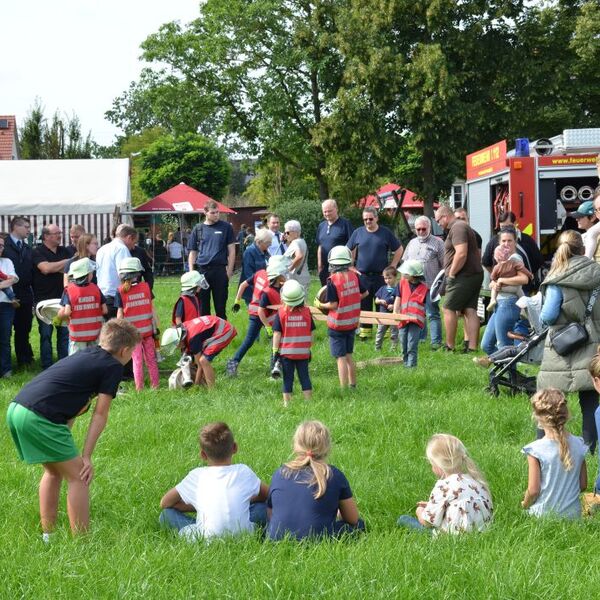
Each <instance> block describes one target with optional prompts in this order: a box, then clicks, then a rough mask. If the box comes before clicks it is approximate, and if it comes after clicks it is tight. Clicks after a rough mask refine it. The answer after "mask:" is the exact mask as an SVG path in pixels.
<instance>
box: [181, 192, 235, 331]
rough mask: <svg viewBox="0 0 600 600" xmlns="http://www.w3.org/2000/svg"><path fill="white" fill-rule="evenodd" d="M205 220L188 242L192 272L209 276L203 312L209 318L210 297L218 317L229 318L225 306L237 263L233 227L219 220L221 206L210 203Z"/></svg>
mask: <svg viewBox="0 0 600 600" xmlns="http://www.w3.org/2000/svg"><path fill="white" fill-rule="evenodd" d="M204 212H205V214H206V219H205V221H204V223H200V224H199V225H196V227H194V229H193V231H192V233H191V235H190V238H189V240H188V248H189V250H190V254H189V257H188V262H189V266H190V270H193V269H197V270H198V271H199V272H200V273H202V274H203V275H204V277H206V281H207V282H208V284H209V286H210V287H209V288H208V289H207V290H200V311H201V314H202V315H210V297H211V293H212V299H213V303H214V307H215V314H216V315H217V316H218V317H221V319H227V313H226V306H227V296H228V292H229V280H230V279H231V277H232V275H233V267H234V264H235V236H234V235H233V227H231V225H230V224H229V223H227V222H226V221H221V220H220V219H219V207H218V205H217V203H216V202H214V201H209V202H207V203H206V205H205V206H204Z"/></svg>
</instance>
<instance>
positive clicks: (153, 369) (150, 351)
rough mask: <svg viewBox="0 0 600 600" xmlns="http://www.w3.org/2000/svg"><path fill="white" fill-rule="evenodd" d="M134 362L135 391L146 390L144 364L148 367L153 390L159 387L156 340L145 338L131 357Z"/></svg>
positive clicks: (149, 337)
mask: <svg viewBox="0 0 600 600" xmlns="http://www.w3.org/2000/svg"><path fill="white" fill-rule="evenodd" d="M131 358H132V360H133V380H134V381H135V389H136V390H142V389H144V362H145V363H146V367H148V374H149V375H150V383H151V384H152V387H153V388H157V387H158V379H159V377H158V364H157V363H156V352H155V350H154V338H153V337H152V336H148V337H145V338H144V339H143V340H142V341H141V342H140V343H139V344H138V345H137V346H136V347H135V349H134V350H133V354H132V355H131Z"/></svg>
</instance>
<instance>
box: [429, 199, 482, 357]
mask: <svg viewBox="0 0 600 600" xmlns="http://www.w3.org/2000/svg"><path fill="white" fill-rule="evenodd" d="M435 220H436V221H437V223H438V225H439V226H440V227H441V228H442V229H444V230H446V231H447V232H448V235H447V236H446V241H445V242H444V250H445V251H444V269H445V271H446V296H445V298H444V324H445V326H446V346H445V348H446V350H450V351H454V347H455V344H456V326H457V323H458V312H462V313H463V314H464V316H465V329H466V333H467V337H468V339H469V346H468V348H465V352H475V351H476V350H477V344H478V342H479V317H478V316H477V299H478V298H479V291H480V289H481V284H482V283H483V269H482V267H481V263H480V262H479V260H480V255H481V253H480V251H479V249H478V248H477V239H476V238H475V232H474V231H473V230H472V229H471V227H470V226H469V225H468V224H467V223H466V222H465V221H461V220H460V219H457V218H456V217H455V216H454V213H453V212H452V209H451V208H449V207H448V206H440V208H438V209H437V211H436V213H435Z"/></svg>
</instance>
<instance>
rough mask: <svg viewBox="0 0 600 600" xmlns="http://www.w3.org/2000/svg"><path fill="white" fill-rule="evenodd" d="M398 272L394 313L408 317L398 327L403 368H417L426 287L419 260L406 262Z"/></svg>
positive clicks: (423, 325) (421, 264)
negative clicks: (400, 275)
mask: <svg viewBox="0 0 600 600" xmlns="http://www.w3.org/2000/svg"><path fill="white" fill-rule="evenodd" d="M398 271H399V272H400V273H401V274H402V279H401V280H400V283H399V284H398V290H397V293H396V300H394V312H395V313H401V314H403V315H407V316H408V317H409V319H408V320H406V321H401V322H400V324H399V326H398V327H399V329H400V331H399V337H400V349H401V350H402V356H403V358H404V366H405V367H406V368H412V367H416V366H417V354H418V350H419V338H420V337H421V330H422V329H423V328H424V327H425V296H426V295H427V285H425V282H424V279H425V273H424V271H423V263H422V262H421V261H420V260H406V261H404V262H403V263H402V266H401V267H400V268H399V269H398Z"/></svg>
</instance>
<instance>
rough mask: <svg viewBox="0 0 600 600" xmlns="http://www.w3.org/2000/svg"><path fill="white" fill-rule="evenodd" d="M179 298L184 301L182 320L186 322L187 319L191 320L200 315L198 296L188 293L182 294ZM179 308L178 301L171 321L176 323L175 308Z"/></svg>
mask: <svg viewBox="0 0 600 600" xmlns="http://www.w3.org/2000/svg"><path fill="white" fill-rule="evenodd" d="M179 299H180V300H181V301H182V302H183V317H181V322H182V323H185V322H186V321H191V320H192V319H195V318H196V317H199V316H200V303H199V302H198V298H197V297H196V296H188V295H187V294H181V296H179ZM176 308H177V303H175V306H174V307H173V313H172V315H171V322H172V323H173V325H175V316H176V315H175V309H176Z"/></svg>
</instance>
